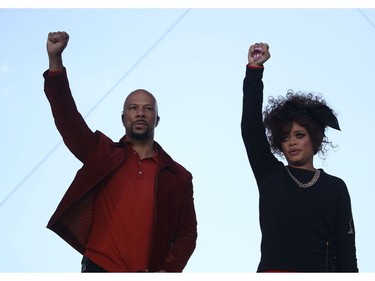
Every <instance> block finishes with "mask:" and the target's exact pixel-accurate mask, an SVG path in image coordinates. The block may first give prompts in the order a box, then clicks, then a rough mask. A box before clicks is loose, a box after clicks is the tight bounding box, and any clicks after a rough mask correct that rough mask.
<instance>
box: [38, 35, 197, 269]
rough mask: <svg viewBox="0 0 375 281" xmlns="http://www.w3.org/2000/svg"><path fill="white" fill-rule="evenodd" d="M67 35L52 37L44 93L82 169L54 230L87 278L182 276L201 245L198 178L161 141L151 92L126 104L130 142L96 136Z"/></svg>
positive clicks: (138, 93)
mask: <svg viewBox="0 0 375 281" xmlns="http://www.w3.org/2000/svg"><path fill="white" fill-rule="evenodd" d="M68 41H69V35H68V34H67V33H66V32H51V33H49V34H48V40H47V53H48V57H49V70H47V71H46V72H45V73H44V74H43V76H44V79H45V85H44V91H45V93H46V96H47V98H48V100H49V102H50V105H51V109H52V114H53V117H54V119H55V124H56V127H57V129H58V130H59V132H60V134H61V136H62V138H63V140H64V143H65V144H66V146H67V147H68V148H69V150H70V151H71V152H72V153H73V154H74V155H75V156H76V157H77V158H78V159H79V160H80V161H81V162H82V163H83V166H82V168H81V169H80V170H79V171H78V172H77V174H76V176H75V178H74V180H73V182H72V183H71V185H70V187H69V188H68V190H67V192H66V193H65V195H64V197H63V198H62V200H61V202H60V204H59V205H58V207H57V209H56V211H55V213H54V214H53V216H52V217H51V219H50V221H49V223H48V225H47V227H48V228H49V229H51V230H52V231H54V232H56V233H57V234H58V235H59V236H60V237H61V238H63V239H64V240H65V241H66V242H67V243H69V244H70V245H71V246H72V247H73V248H75V249H76V250H77V251H79V252H80V253H81V254H82V255H83V259H82V272H158V271H161V272H182V270H183V268H184V267H185V265H186V264H187V262H188V260H189V258H190V256H191V255H192V253H193V251H194V249H195V245H196V239H197V222H196V215H195V209H194V202H193V185H192V176H191V174H190V173H189V172H188V171H187V170H185V169H184V168H183V167H182V166H181V165H179V164H178V163H177V162H175V161H173V160H172V158H171V157H170V156H169V155H168V154H167V153H166V152H165V151H164V150H163V149H162V148H161V146H160V145H159V144H158V143H157V142H155V141H154V129H155V127H156V126H157V125H158V122H159V119H160V118H159V116H158V107H157V102H156V99H155V98H154V96H153V95H152V94H151V93H149V92H147V91H146V90H141V89H140V90H136V91H133V92H132V93H131V94H130V95H129V96H128V97H127V98H126V100H125V103H124V108H123V115H122V122H123V125H124V127H125V135H124V137H122V138H121V140H120V141H119V142H113V141H112V140H111V139H110V138H108V137H107V136H106V135H104V134H103V133H101V132H99V131H95V132H93V131H91V130H90V128H89V127H88V126H87V124H86V122H85V121H84V119H83V118H82V116H81V115H80V113H79V112H78V110H77V108H76V105H75V102H74V99H73V97H72V95H71V91H70V88H69V82H68V78H67V74H66V69H65V67H64V65H63V60H62V53H63V51H64V49H65V48H66V46H67V44H68Z"/></svg>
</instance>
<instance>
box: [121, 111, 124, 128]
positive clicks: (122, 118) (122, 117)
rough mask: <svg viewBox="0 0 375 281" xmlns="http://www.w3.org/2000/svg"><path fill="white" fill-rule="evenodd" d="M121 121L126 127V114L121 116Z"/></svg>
mask: <svg viewBox="0 0 375 281" xmlns="http://www.w3.org/2000/svg"><path fill="white" fill-rule="evenodd" d="M121 121H122V124H123V125H124V126H125V115H124V113H122V114H121Z"/></svg>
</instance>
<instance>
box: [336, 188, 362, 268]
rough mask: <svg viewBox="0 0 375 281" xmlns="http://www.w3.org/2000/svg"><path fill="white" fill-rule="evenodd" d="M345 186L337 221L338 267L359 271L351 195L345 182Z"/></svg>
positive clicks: (341, 195) (342, 191) (340, 197)
mask: <svg viewBox="0 0 375 281" xmlns="http://www.w3.org/2000/svg"><path fill="white" fill-rule="evenodd" d="M343 187H344V188H343V189H342V190H341V192H340V193H339V202H338V212H337V223H336V241H337V249H338V251H337V269H338V271H339V272H358V267H357V258H356V247H355V228H354V221H353V216H352V208H351V202H350V195H349V192H348V189H347V187H346V185H345V183H344V184H343Z"/></svg>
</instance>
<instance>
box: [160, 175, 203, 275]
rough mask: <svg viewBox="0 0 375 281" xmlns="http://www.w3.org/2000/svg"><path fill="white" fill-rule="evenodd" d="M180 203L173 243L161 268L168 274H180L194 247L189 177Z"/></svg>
mask: <svg viewBox="0 0 375 281" xmlns="http://www.w3.org/2000/svg"><path fill="white" fill-rule="evenodd" d="M181 202H182V204H181V208H180V213H179V215H178V217H177V226H176V230H175V232H174V238H173V243H172V246H171V247H170V249H169V251H168V253H167V256H166V258H165V260H164V264H163V266H162V268H163V269H164V270H166V271H168V272H182V270H183V269H184V267H185V266H186V264H187V262H188V260H189V259H190V257H191V255H192V254H193V252H194V250H195V247H196V240H197V220H196V214H195V208H194V199H193V184H192V177H191V175H190V179H189V180H188V181H187V182H186V185H185V188H184V193H183V194H182V200H181Z"/></svg>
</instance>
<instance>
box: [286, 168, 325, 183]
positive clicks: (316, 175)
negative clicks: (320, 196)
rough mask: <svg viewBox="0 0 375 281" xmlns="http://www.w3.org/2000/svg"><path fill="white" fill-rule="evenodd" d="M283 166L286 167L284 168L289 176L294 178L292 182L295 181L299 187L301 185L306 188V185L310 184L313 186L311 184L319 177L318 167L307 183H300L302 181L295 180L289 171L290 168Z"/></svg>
mask: <svg viewBox="0 0 375 281" xmlns="http://www.w3.org/2000/svg"><path fill="white" fill-rule="evenodd" d="M285 168H286V170H287V172H288V174H289V176H290V177H291V178H292V180H294V182H295V183H296V184H297V185H298V186H299V187H301V188H308V187H310V186H313V185H314V184H315V183H316V182H317V180H318V179H319V177H320V170H319V169H315V173H314V176H313V177H312V179H311V180H310V181H309V182H307V183H302V182H300V181H299V180H297V179H296V178H295V177H294V176H293V175H292V173H291V172H290V170H289V167H285Z"/></svg>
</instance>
